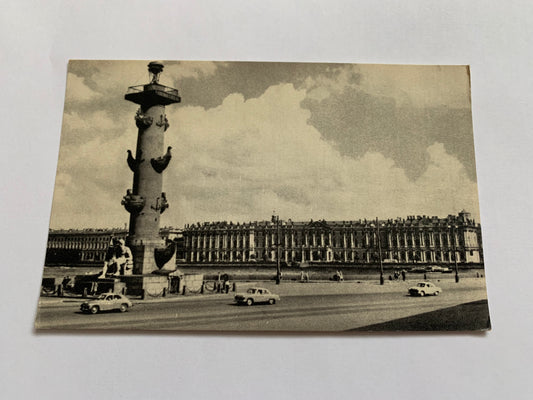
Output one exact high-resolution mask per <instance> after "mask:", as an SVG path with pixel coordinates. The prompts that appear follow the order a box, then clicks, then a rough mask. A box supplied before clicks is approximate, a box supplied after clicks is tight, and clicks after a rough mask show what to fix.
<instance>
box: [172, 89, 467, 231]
mask: <svg viewBox="0 0 533 400" xmlns="http://www.w3.org/2000/svg"><path fill="white" fill-rule="evenodd" d="M306 95H307V92H306V91H305V90H304V89H302V90H296V89H295V88H294V87H293V86H292V85H290V84H283V85H277V86H273V87H270V88H269V89H268V90H267V91H266V92H265V93H264V94H263V95H262V96H261V97H259V98H256V99H250V100H247V101H245V100H244V98H243V97H242V96H241V95H239V94H233V95H230V96H228V98H226V99H225V101H224V102H223V104H222V105H221V106H219V107H217V108H214V109H210V110H207V111H206V110H204V109H203V108H200V107H181V108H174V109H171V110H172V111H170V110H169V118H170V121H171V124H172V125H171V128H170V129H169V131H168V133H169V140H170V141H171V144H172V145H173V147H174V149H175V158H174V160H173V161H172V163H171V166H170V167H169V172H168V174H167V176H166V179H167V181H166V190H167V192H168V193H169V196H168V197H169V199H171V200H172V199H174V204H173V205H174V207H173V208H171V210H169V211H168V214H167V216H166V217H167V221H168V222H169V223H171V222H172V221H179V222H180V223H181V222H195V221H202V220H219V219H227V220H234V221H235V220H238V221H243V220H256V219H264V218H268V216H269V214H270V213H271V212H272V210H276V212H278V213H280V215H282V216H283V217H284V218H292V219H304V220H307V219H310V218H315V219H316V218H326V219H354V218H361V217H373V216H380V217H394V216H405V215H410V214H431V215H447V214H448V213H453V212H457V211H459V210H460V209H461V208H467V209H469V210H471V211H472V212H473V213H474V215H477V213H478V211H477V188H476V185H475V183H473V182H471V181H470V180H469V179H468V177H467V175H466V173H465V171H464V169H463V166H462V164H461V163H460V162H459V161H458V160H457V159H456V158H455V157H453V156H451V155H449V154H447V153H446V152H445V150H444V147H443V146H442V145H441V144H438V143H437V144H434V145H432V146H430V147H429V148H428V154H429V157H430V164H429V167H428V169H427V170H426V172H425V173H424V174H423V175H422V176H421V177H420V178H419V179H418V180H416V181H415V182H412V181H410V180H409V179H408V178H407V177H406V175H405V173H404V171H403V170H402V169H400V168H398V167H396V166H395V163H394V161H393V160H392V159H389V158H385V157H384V156H383V155H382V154H380V153H377V152H374V153H366V154H365V155H364V156H363V157H362V158H360V159H353V158H350V157H343V156H341V155H340V153H339V152H338V151H337V150H336V149H335V147H334V146H333V144H331V143H328V142H326V141H324V140H323V138H322V137H321V135H320V132H318V131H317V130H316V129H315V128H313V127H312V126H310V125H309V124H308V122H307V121H308V118H309V111H308V110H306V109H303V108H302V107H300V102H301V101H302V100H303V99H304V98H305V96H306ZM176 200H177V201H176ZM176 203H177V204H176Z"/></svg>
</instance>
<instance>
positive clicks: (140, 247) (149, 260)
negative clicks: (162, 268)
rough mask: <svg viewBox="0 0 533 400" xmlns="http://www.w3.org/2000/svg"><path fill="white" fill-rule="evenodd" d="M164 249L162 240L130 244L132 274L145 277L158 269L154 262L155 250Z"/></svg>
mask: <svg viewBox="0 0 533 400" xmlns="http://www.w3.org/2000/svg"><path fill="white" fill-rule="evenodd" d="M163 247H164V241H163V240H157V241H152V242H148V243H143V244H131V245H130V248H131V252H132V254H133V274H134V275H146V274H151V273H152V272H154V271H158V270H159V268H158V267H157V264H156V262H155V255H154V254H155V249H161V248H163Z"/></svg>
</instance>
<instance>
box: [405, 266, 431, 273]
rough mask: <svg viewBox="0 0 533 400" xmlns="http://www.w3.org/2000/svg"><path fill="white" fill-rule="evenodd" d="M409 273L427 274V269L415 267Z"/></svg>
mask: <svg viewBox="0 0 533 400" xmlns="http://www.w3.org/2000/svg"><path fill="white" fill-rule="evenodd" d="M409 272H414V273H417V272H418V273H423V272H427V268H426V267H414V268H411V269H410V270H409Z"/></svg>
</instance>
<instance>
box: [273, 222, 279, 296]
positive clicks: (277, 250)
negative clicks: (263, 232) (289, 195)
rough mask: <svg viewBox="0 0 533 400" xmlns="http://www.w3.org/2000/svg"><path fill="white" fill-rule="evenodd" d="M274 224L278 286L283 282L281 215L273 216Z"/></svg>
mask: <svg viewBox="0 0 533 400" xmlns="http://www.w3.org/2000/svg"><path fill="white" fill-rule="evenodd" d="M272 222H273V223H276V230H277V243H276V285H279V284H280V282H281V260H280V247H281V240H280V232H279V215H275V214H274V215H272Z"/></svg>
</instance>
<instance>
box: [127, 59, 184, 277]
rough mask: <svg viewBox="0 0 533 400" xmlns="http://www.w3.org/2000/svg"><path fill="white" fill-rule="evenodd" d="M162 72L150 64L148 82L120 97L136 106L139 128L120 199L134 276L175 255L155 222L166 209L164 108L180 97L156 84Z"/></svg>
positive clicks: (167, 152) (155, 268)
mask: <svg viewBox="0 0 533 400" xmlns="http://www.w3.org/2000/svg"><path fill="white" fill-rule="evenodd" d="M162 71H163V64H162V63H160V62H151V63H150V64H148V72H149V74H150V78H151V81H150V83H148V84H146V85H141V86H131V87H129V88H128V91H127V93H126V95H125V96H124V98H125V99H126V100H128V101H131V102H133V103H135V104H138V105H139V106H140V107H139V109H138V110H137V114H136V115H135V122H136V125H137V127H138V128H139V131H138V134H137V149H136V152H135V158H134V157H133V154H132V153H131V151H130V150H128V165H129V167H130V169H131V170H132V171H133V187H132V189H130V190H128V191H127V193H126V196H124V198H123V200H122V204H123V205H124V207H125V208H126V210H127V211H128V212H129V213H130V226H129V235H128V240H127V244H128V246H129V247H130V248H131V250H132V253H133V261H134V266H133V274H135V275H145V274H151V273H152V272H154V271H158V270H159V269H161V268H162V267H163V266H164V265H165V264H166V263H167V262H168V261H169V260H170V259H171V258H172V257H173V255H174V252H175V244H173V243H170V244H168V245H167V244H166V243H165V242H164V240H163V239H162V238H161V236H160V233H159V229H160V223H159V220H160V217H161V214H162V213H163V212H164V211H165V210H166V209H167V208H168V203H167V199H166V195H165V193H164V192H163V171H164V170H165V168H166V167H167V165H168V163H169V162H170V158H171V154H170V150H171V148H170V147H168V148H166V149H165V131H166V130H167V129H168V127H169V124H168V120H167V117H166V115H165V106H167V105H169V104H174V103H179V102H180V101H181V98H180V96H179V94H178V90H177V89H173V88H170V87H168V86H163V85H161V84H160V83H159V75H160V74H161V72H162ZM172 269H174V268H172Z"/></svg>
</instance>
